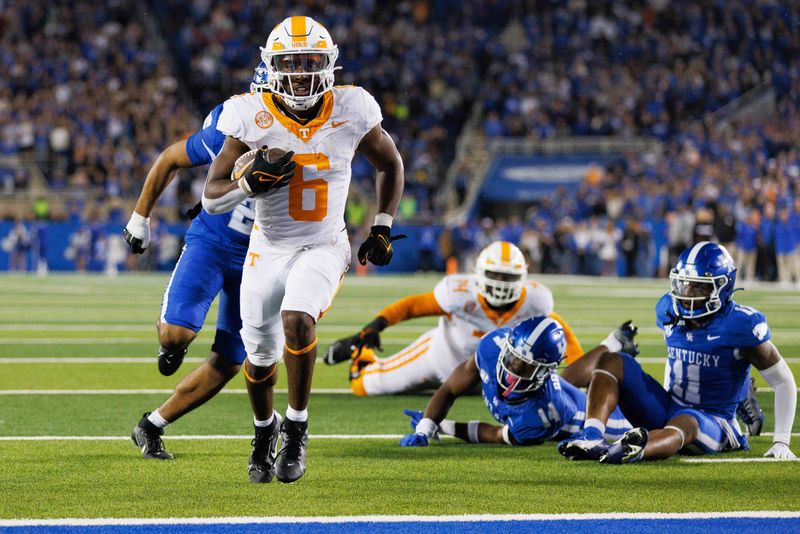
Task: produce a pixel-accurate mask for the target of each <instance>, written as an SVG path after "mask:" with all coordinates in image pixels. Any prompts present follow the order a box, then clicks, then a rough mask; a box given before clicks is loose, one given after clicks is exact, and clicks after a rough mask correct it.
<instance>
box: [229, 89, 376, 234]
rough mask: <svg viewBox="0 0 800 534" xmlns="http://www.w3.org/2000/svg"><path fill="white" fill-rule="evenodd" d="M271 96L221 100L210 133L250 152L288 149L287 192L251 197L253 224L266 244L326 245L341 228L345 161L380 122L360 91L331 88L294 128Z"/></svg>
mask: <svg viewBox="0 0 800 534" xmlns="http://www.w3.org/2000/svg"><path fill="white" fill-rule="evenodd" d="M274 98H275V96H274V95H273V94H271V93H248V94H243V95H238V96H234V97H232V98H230V99H229V100H228V101H227V102H225V104H224V106H223V109H222V113H221V114H220V117H219V121H218V123H217V129H218V130H219V131H221V132H223V133H224V134H225V135H229V136H231V137H235V138H236V139H239V140H240V141H242V142H244V143H245V144H246V145H247V146H248V147H250V148H251V149H253V148H258V147H262V146H268V147H270V148H280V149H283V150H286V151H289V150H292V151H294V152H295V156H294V158H293V159H294V161H295V162H296V163H297V168H296V170H295V172H294V176H292V178H291V181H290V182H289V186H288V187H284V188H282V189H279V190H278V191H274V192H271V193H269V194H266V195H258V196H256V197H255V199H256V225H257V226H258V228H259V230H260V231H261V232H263V233H264V235H265V236H266V237H267V239H268V240H269V241H270V243H272V244H273V245H278V246H291V247H301V246H305V245H312V244H318V243H327V242H329V241H331V240H332V239H335V237H336V236H337V235H339V234H340V233H341V231H342V230H343V229H344V209H345V204H346V202H347V193H348V189H349V187H350V171H351V168H350V166H351V162H352V160H353V156H354V155H355V151H356V149H357V148H358V145H359V143H360V142H361V139H362V138H363V137H364V135H365V134H366V133H367V132H369V131H370V130H371V129H372V128H373V127H375V126H376V125H377V124H380V122H381V120H382V119H383V117H382V115H381V110H380V107H379V106H378V103H377V102H375V99H374V98H373V97H372V95H370V94H369V93H368V92H367V91H365V90H364V89H362V88H360V87H355V86H345V87H334V88H333V89H332V90H331V91H328V92H327V93H325V94H324V95H323V97H322V105H321V107H320V110H319V114H318V115H317V117H316V118H314V119H313V120H311V121H309V122H308V123H306V124H300V123H299V122H297V121H295V120H294V119H292V118H290V117H289V116H287V115H286V114H284V113H283V112H282V111H281V110H280V109H279V108H278V107H277V106H276V104H275V101H274Z"/></svg>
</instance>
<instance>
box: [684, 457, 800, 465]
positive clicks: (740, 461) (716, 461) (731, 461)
mask: <svg viewBox="0 0 800 534" xmlns="http://www.w3.org/2000/svg"><path fill="white" fill-rule="evenodd" d="M678 461H679V462H682V463H686V464H747V463H772V462H800V458H794V459H792V460H784V459H781V458H761V457H758V458H681V459H680V460H678Z"/></svg>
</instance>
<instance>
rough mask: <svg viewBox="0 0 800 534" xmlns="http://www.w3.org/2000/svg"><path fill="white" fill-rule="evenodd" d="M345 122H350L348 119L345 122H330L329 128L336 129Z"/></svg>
mask: <svg viewBox="0 0 800 534" xmlns="http://www.w3.org/2000/svg"><path fill="white" fill-rule="evenodd" d="M346 122H350V119H347V120H346V121H340V122H334V121H331V126H332V127H334V128H338V127H339V126H341V125H342V124H344V123H346Z"/></svg>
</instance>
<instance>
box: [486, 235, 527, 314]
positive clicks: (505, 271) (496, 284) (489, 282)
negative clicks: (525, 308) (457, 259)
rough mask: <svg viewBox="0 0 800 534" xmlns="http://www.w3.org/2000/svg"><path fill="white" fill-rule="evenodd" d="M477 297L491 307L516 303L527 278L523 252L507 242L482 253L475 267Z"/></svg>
mask: <svg viewBox="0 0 800 534" xmlns="http://www.w3.org/2000/svg"><path fill="white" fill-rule="evenodd" d="M475 275H476V277H477V280H478V293H479V294H480V295H481V296H482V297H483V298H485V299H486V302H488V303H489V304H490V305H491V306H495V307H499V306H505V305H506V304H511V303H512V302H516V301H517V300H519V297H520V296H521V295H522V288H523V287H525V282H526V278H527V275H528V264H527V263H526V262H525V256H523V255H522V251H521V250H520V249H518V248H517V247H516V246H515V245H513V244H511V243H509V242H508V241H495V242H494V243H492V244H491V245H489V246H487V247H486V248H485V249H483V250H482V251H481V253H480V255H478V261H477V263H476V264H475Z"/></svg>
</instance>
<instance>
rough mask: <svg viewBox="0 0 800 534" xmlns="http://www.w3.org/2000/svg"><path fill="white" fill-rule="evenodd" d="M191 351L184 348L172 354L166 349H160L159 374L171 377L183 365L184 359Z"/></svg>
mask: <svg viewBox="0 0 800 534" xmlns="http://www.w3.org/2000/svg"><path fill="white" fill-rule="evenodd" d="M187 352H189V349H188V348H186V347H184V348H182V349H179V350H177V351H175V352H170V351H168V350H167V349H165V348H164V347H161V348H160V349H158V372H159V373H161V374H162V375H164V376H171V375H174V374H175V371H177V370H178V368H179V367H180V366H181V364H182V363H183V357H184V356H186V353H187Z"/></svg>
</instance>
